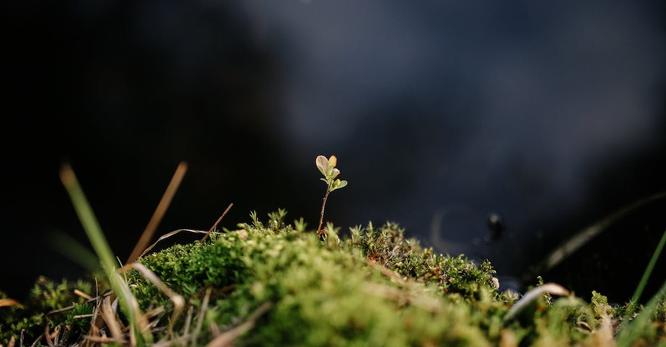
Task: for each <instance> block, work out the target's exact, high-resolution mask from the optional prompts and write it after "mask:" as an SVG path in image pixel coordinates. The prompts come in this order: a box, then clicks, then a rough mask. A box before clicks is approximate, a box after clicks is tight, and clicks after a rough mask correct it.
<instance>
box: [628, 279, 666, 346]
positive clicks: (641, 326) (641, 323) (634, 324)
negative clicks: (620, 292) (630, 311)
mask: <svg viewBox="0 0 666 347" xmlns="http://www.w3.org/2000/svg"><path fill="white" fill-rule="evenodd" d="M664 296H666V283H664V284H663V285H662V286H661V289H659V291H658V292H657V294H656V295H655V296H653V297H652V299H650V301H649V302H648V303H647V305H646V306H645V308H643V310H642V311H641V313H640V314H639V315H638V317H636V318H634V320H632V321H631V322H629V321H628V317H626V316H625V318H624V319H625V322H626V323H623V327H622V328H621V330H620V333H619V334H618V337H617V345H618V347H628V346H631V345H632V344H633V343H634V342H636V340H638V338H639V337H640V336H641V334H642V333H643V332H644V331H645V328H646V327H647V326H648V325H649V324H650V317H652V315H654V313H655V312H656V311H657V309H658V308H659V303H660V302H661V300H663V299H664Z"/></svg>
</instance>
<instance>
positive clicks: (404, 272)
mask: <svg viewBox="0 0 666 347" xmlns="http://www.w3.org/2000/svg"><path fill="white" fill-rule="evenodd" d="M285 216H286V212H285V211H282V210H280V211H277V212H275V213H272V214H270V215H269V218H268V220H267V221H266V222H262V221H260V220H259V218H258V217H257V216H256V214H254V213H253V214H252V215H251V222H250V223H245V224H240V225H239V226H238V229H237V230H233V231H230V230H226V231H225V232H223V233H214V234H212V235H211V237H210V238H209V239H208V240H206V241H205V242H194V243H190V244H185V245H176V246H172V247H170V248H168V249H165V250H163V251H160V252H157V253H153V254H150V255H148V256H145V257H144V258H142V259H141V260H140V261H141V263H142V264H144V265H145V266H146V267H147V268H149V269H150V270H152V271H153V272H154V273H155V274H156V275H157V276H158V277H159V278H160V279H161V280H162V281H164V283H165V284H167V285H168V286H169V287H170V288H171V289H173V290H174V291H176V292H178V293H180V294H181V295H183V296H184V297H185V298H186V299H187V306H188V309H189V312H190V314H189V315H188V314H185V315H182V316H181V317H180V318H179V319H178V320H177V321H176V322H175V325H174V329H175V331H176V336H170V335H169V333H168V331H167V329H164V328H159V327H165V326H166V325H167V324H168V319H169V317H170V314H169V313H170V311H171V310H172V305H171V302H170V301H169V299H168V298H167V297H166V296H164V295H163V294H161V293H160V292H159V291H158V290H157V289H156V288H155V287H154V286H153V285H152V284H150V283H148V282H147V281H145V280H144V279H143V277H141V276H140V275H139V274H138V273H137V272H135V271H130V272H128V273H126V280H127V282H128V283H129V285H130V288H131V290H132V291H133V293H134V295H135V297H136V298H137V299H138V301H139V303H140V306H141V308H142V309H143V310H144V311H149V310H152V309H155V308H159V307H161V308H163V309H164V310H165V312H164V313H162V314H161V315H159V314H158V315H157V316H155V318H152V319H156V320H158V322H157V326H158V329H157V330H156V331H155V337H156V340H160V339H172V338H177V336H182V335H185V334H186V333H188V336H189V337H190V338H192V335H196V336H197V338H196V341H195V342H196V343H197V344H200V345H203V344H206V343H208V342H209V341H210V340H211V339H212V338H213V337H214V336H213V335H214V333H213V332H214V331H215V329H209V327H210V326H214V327H217V328H216V329H218V330H220V331H227V330H229V329H233V328H234V327H238V326H239V324H241V323H243V322H246V321H248V320H252V323H254V324H253V325H252V328H251V333H247V334H241V336H240V337H239V338H238V339H237V340H236V341H235V345H239V346H244V345H245V346H255V345H301V346H355V345H358V346H435V345H446V346H490V345H498V344H501V345H504V346H511V345H515V344H520V345H543V346H553V345H571V344H587V345H594V344H595V343H596V342H594V341H597V340H598V336H596V335H595V334H597V332H598V331H600V329H601V328H602V326H603V324H602V321H603V319H605V317H606V318H608V317H610V318H612V319H614V320H615V321H618V320H619V317H621V313H622V309H621V308H613V307H611V306H610V305H608V303H607V300H606V299H605V297H603V296H602V295H601V294H599V293H593V297H592V301H591V303H587V302H584V301H582V300H581V299H578V298H575V297H567V298H559V299H555V298H550V297H546V296H543V297H541V298H540V299H539V300H537V302H536V303H535V304H534V305H533V307H531V308H530V310H529V311H527V312H524V314H523V315H522V317H521V318H520V319H515V320H511V321H505V320H504V315H505V314H506V312H507V311H508V310H509V308H510V307H511V306H512V305H513V303H514V302H515V301H516V299H517V295H516V294H515V293H512V292H500V291H499V290H498V289H497V288H496V279H495V278H494V275H495V271H494V270H493V268H492V266H491V265H490V264H489V263H488V262H481V263H480V264H475V263H474V262H472V261H470V260H469V259H467V258H465V257H464V256H455V257H452V256H446V255H441V254H437V253H435V252H433V251H432V249H429V248H423V247H421V246H420V245H419V243H418V242H417V241H416V240H413V239H408V238H405V235H404V231H403V230H402V229H401V228H400V227H399V226H398V225H396V224H393V223H387V224H385V225H383V226H381V227H375V226H373V225H372V224H370V225H368V226H366V227H355V228H351V229H350V230H349V233H348V235H347V236H344V237H341V236H339V230H338V229H337V228H335V227H334V226H333V225H328V226H327V227H326V228H324V235H325V236H326V237H325V239H324V240H323V241H322V240H321V239H320V238H319V237H318V236H317V235H316V233H315V232H314V231H306V230H305V229H306V228H305V224H304V223H303V221H302V220H300V221H297V222H294V223H293V225H292V224H287V223H286V222H285ZM86 286H88V287H86ZM73 288H78V289H82V288H87V289H88V290H90V288H91V286H90V284H89V283H85V282H81V283H75V284H73V283H68V282H62V283H58V284H55V283H52V282H48V281H45V282H42V283H41V284H39V283H38V285H37V286H36V289H35V290H33V293H32V294H31V299H29V300H28V301H27V302H26V308H25V309H19V308H8V309H2V311H0V313H2V316H0V343H6V341H8V339H9V338H10V337H11V336H17V335H18V334H20V332H21V330H25V331H24V334H26V335H30V336H31V337H36V336H38V335H39V334H40V333H41V332H43V331H44V325H46V324H48V325H49V326H50V327H52V328H55V327H56V326H64V327H68V329H69V330H70V331H71V333H70V338H69V340H67V341H68V342H69V343H74V342H76V341H77V340H78V339H80V338H81V335H82V333H83V331H85V330H84V329H85V328H86V327H87V324H89V321H87V320H81V319H79V320H76V319H74V318H73V317H74V316H77V315H81V314H85V313H87V312H91V311H92V309H93V308H92V306H89V305H88V304H86V302H85V300H84V299H81V298H79V297H76V296H73V295H72V294H71V290H73ZM206 293H209V294H208V295H209V296H208V298H207V299H208V300H204V297H205V296H206V295H207V294H206ZM204 301H208V305H207V309H206V310H205V312H203V314H202V317H203V319H204V320H205V321H203V322H201V323H202V324H201V326H203V327H204V328H203V329H201V330H200V332H199V333H198V334H194V332H195V330H196V328H195V326H196V325H198V323H199V322H198V319H197V317H198V315H199V313H200V312H201V311H202V310H203V307H202V306H203V302H204ZM72 303H76V306H75V307H74V308H73V309H70V310H68V311H65V312H63V313H60V314H52V315H45V313H46V312H48V311H51V310H53V309H57V308H62V307H66V306H68V305H70V304H72ZM266 307H269V309H267V310H265V312H263V311H262V312H263V314H260V315H256V317H254V318H250V317H253V314H254V313H256V312H257V309H258V308H266ZM665 310H666V309H665V307H664V304H663V303H662V304H661V306H660V308H659V310H658V311H657V314H655V316H654V317H652V318H653V324H652V325H651V329H652V330H651V331H650V334H644V335H643V336H646V340H645V342H646V343H647V344H657V343H658V342H661V343H664V341H666V337H665V336H666V334H665V333H664V328H663V326H664V316H665V314H664V312H665ZM187 311H188V310H186V312H187ZM188 316H189V318H188ZM186 321H190V323H191V324H186V323H185V322H186ZM80 322H85V324H83V325H81V323H80ZM185 329H188V331H187V332H186V331H185ZM597 335H598V334H597Z"/></svg>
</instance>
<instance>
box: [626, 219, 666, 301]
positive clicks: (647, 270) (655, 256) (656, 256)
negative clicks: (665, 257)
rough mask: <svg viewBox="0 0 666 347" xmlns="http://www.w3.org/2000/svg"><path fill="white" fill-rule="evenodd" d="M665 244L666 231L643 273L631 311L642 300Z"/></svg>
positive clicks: (632, 298) (633, 297)
mask: <svg viewBox="0 0 666 347" xmlns="http://www.w3.org/2000/svg"><path fill="white" fill-rule="evenodd" d="M664 244H666V231H664V233H663V234H662V235H661V240H659V243H658V244H657V248H655V250H654V253H652V257H651V258H650V262H649V263H648V265H647V267H645V271H644V272H643V276H642V277H641V281H640V282H639V283H638V287H636V291H635V292H634V295H633V296H632V297H631V302H630V305H631V307H632V309H631V311H633V308H634V307H636V305H637V304H638V300H640V298H641V295H642V294H643V290H644V289H645V286H646V285H647V283H648V280H649V279H650V275H652V270H654V266H655V265H656V264H657V260H658V259H659V255H661V251H663V250H664Z"/></svg>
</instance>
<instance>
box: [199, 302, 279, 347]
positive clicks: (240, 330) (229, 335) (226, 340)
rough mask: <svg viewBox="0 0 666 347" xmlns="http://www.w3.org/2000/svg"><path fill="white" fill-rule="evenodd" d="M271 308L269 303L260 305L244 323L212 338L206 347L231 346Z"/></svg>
mask: <svg viewBox="0 0 666 347" xmlns="http://www.w3.org/2000/svg"><path fill="white" fill-rule="evenodd" d="M271 307H273V304H272V303H270V302H266V303H264V304H262V305H261V306H259V307H258V308H257V309H256V310H255V311H254V312H252V314H251V315H250V316H249V317H248V318H247V319H246V320H245V322H243V323H241V324H239V325H237V326H235V327H233V328H231V329H229V330H227V331H225V332H223V333H221V334H220V335H219V336H218V337H216V338H214V339H213V340H212V341H211V342H210V343H208V345H207V347H228V346H232V345H233V343H234V341H235V340H236V339H237V338H238V337H240V336H241V335H243V334H245V333H247V332H248V331H250V330H252V328H253V327H254V325H255V323H256V322H257V319H259V318H260V317H261V316H263V315H264V314H265V313H266V312H268V311H269V310H270V309H271Z"/></svg>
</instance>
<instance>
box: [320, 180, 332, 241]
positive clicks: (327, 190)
mask: <svg viewBox="0 0 666 347" xmlns="http://www.w3.org/2000/svg"><path fill="white" fill-rule="evenodd" d="M330 193H331V189H330V187H326V194H324V198H323V199H322V202H321V212H320V213H319V226H318V227H317V235H318V236H319V237H322V236H323V235H324V232H323V231H322V230H321V227H322V226H323V225H324V211H325V210H326V201H328V194H330Z"/></svg>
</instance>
